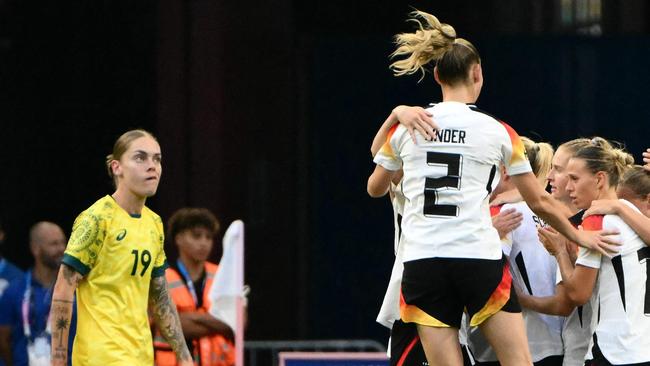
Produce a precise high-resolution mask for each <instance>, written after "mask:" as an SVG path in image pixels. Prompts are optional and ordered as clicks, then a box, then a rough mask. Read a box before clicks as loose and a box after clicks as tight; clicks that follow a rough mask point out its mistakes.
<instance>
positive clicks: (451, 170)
mask: <svg viewBox="0 0 650 366" xmlns="http://www.w3.org/2000/svg"><path fill="white" fill-rule="evenodd" d="M427 165H429V166H446V167H447V175H446V176H444V177H439V178H426V179H425V181H424V209H423V211H424V216H442V217H455V216H458V206H456V205H443V204H439V203H438V193H439V192H440V191H441V190H443V189H449V188H451V189H456V190H459V189H460V175H461V168H462V165H463V156H462V155H461V154H451V153H439V152H433V151H429V152H427Z"/></svg>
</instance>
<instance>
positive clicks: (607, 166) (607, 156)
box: [573, 136, 634, 187]
mask: <svg viewBox="0 0 650 366" xmlns="http://www.w3.org/2000/svg"><path fill="white" fill-rule="evenodd" d="M616 145H617V146H618V144H616ZM573 157H574V158H577V159H582V160H584V161H585V164H586V166H587V169H589V170H590V171H591V172H592V173H596V172H599V171H602V172H605V173H607V175H608V177H609V185H610V186H613V187H616V186H618V182H619V179H620V177H622V176H623V174H625V172H626V171H627V170H628V169H629V168H631V167H632V166H633V165H634V157H632V155H630V154H629V153H627V152H626V151H624V150H623V149H622V148H619V147H615V146H614V145H613V144H612V143H611V142H609V141H607V140H606V139H604V138H602V137H598V136H596V137H594V138H592V139H591V140H590V142H589V144H587V145H586V146H584V147H583V148H581V149H580V150H578V151H577V152H576V153H575V155H574V156H573Z"/></svg>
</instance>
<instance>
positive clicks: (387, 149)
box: [379, 123, 399, 157]
mask: <svg viewBox="0 0 650 366" xmlns="http://www.w3.org/2000/svg"><path fill="white" fill-rule="evenodd" d="M397 126H399V123H397V124H395V125H394V126H393V127H391V128H390V130H388V136H386V142H384V144H383V145H382V146H381V149H379V151H381V152H382V153H383V154H385V155H388V156H390V157H395V152H394V151H393V148H392V147H391V146H390V139H391V138H392V137H393V134H394V133H395V130H397Z"/></svg>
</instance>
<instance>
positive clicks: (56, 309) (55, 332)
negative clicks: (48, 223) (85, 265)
mask: <svg viewBox="0 0 650 366" xmlns="http://www.w3.org/2000/svg"><path fill="white" fill-rule="evenodd" d="M82 279H83V276H82V275H81V274H80V273H78V272H76V271H74V270H73V269H72V268H70V267H68V266H67V265H65V264H64V265H62V266H61V269H60V270H59V276H58V278H57V280H56V284H55V285H54V291H53V295H52V306H51V308H50V319H51V320H50V321H51V324H50V325H51V328H52V345H51V347H52V352H51V357H52V365H65V364H67V360H68V336H69V333H70V321H71V319H72V306H73V304H74V291H75V289H76V288H77V286H78V285H79V282H80V281H81V280H82Z"/></svg>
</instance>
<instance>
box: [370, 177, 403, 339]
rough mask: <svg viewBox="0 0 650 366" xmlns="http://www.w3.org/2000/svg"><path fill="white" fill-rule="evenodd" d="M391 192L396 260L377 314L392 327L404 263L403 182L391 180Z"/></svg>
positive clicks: (380, 320) (397, 307)
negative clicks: (401, 243)
mask: <svg viewBox="0 0 650 366" xmlns="http://www.w3.org/2000/svg"><path fill="white" fill-rule="evenodd" d="M390 185H391V192H392V193H393V197H392V199H391V203H392V204H393V222H394V225H395V262H394V263H393V270H392V271H391V274H390V280H388V288H387V289H386V294H385V295H384V301H383V302H382V304H381V309H379V314H378V315H377V323H379V324H381V325H383V326H385V327H386V328H389V329H391V328H392V327H393V323H394V322H395V320H399V318H400V313H399V297H400V288H401V285H402V272H403V271H404V265H403V264H402V252H403V250H402V249H401V248H400V245H399V243H400V235H401V233H402V229H401V226H400V224H401V221H402V213H403V212H404V195H403V194H402V184H401V183H400V184H398V185H395V184H393V183H392V182H391V184H390Z"/></svg>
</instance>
